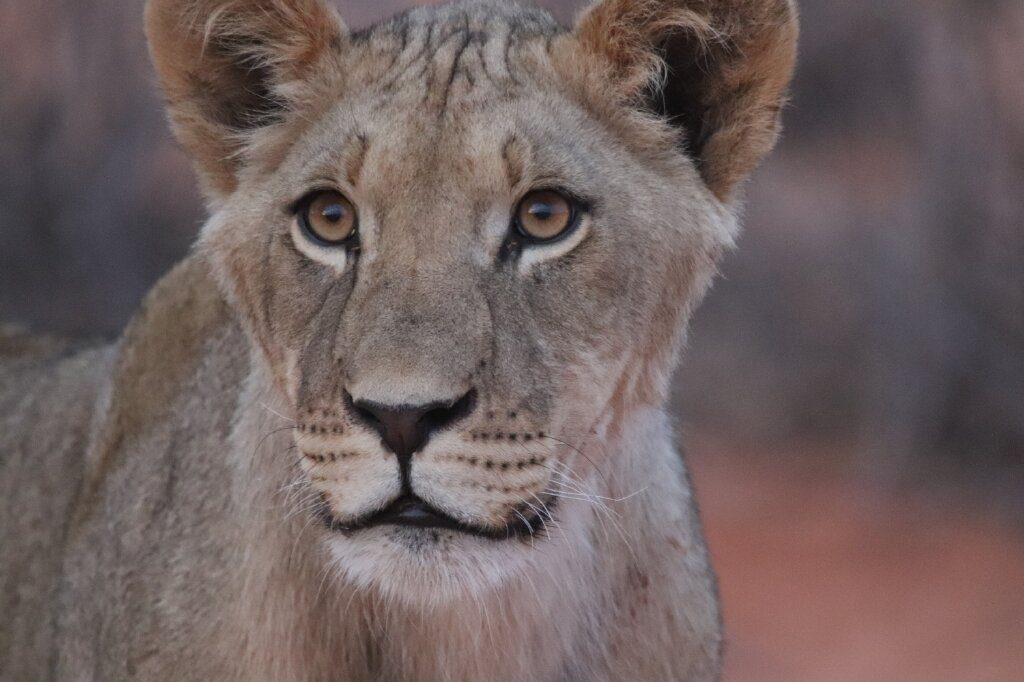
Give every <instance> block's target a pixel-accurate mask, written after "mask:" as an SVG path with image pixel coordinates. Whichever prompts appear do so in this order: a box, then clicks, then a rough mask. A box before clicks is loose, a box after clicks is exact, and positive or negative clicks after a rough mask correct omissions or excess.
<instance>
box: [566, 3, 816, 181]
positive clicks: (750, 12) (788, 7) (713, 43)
mask: <svg viewBox="0 0 1024 682" xmlns="http://www.w3.org/2000/svg"><path fill="white" fill-rule="evenodd" d="M575 34H576V37H577V39H578V40H579V41H580V43H581V44H582V45H583V47H584V48H585V49H587V50H588V51H590V52H593V53H597V54H598V55H600V56H601V57H603V58H604V59H605V63H606V64H608V65H609V69H610V71H609V73H610V78H611V80H612V82H613V83H614V86H615V87H617V88H618V89H619V91H620V93H621V94H622V95H623V96H624V98H625V99H626V100H627V101H630V102H632V103H641V104H642V105H643V106H644V107H646V108H648V109H649V110H651V111H653V112H654V113H657V114H660V115H663V116H665V117H667V118H668V119H669V120H671V121H672V122H673V123H675V124H676V125H678V126H679V127H680V128H681V130H682V133H683V140H684V144H685V146H686V150H687V152H688V153H689V154H690V155H691V156H692V157H693V158H694V160H695V161H696V163H697V165H698V167H699V169H700V172H701V175H702V176H703V178H704V180H705V182H706V183H707V185H708V187H709V188H710V189H711V191H712V192H714V194H715V195H716V196H718V197H719V198H720V199H722V200H723V201H728V200H729V199H730V198H731V197H732V195H733V192H734V190H735V188H736V186H737V185H738V184H739V183H740V182H741V181H742V180H743V179H744V178H746V176H747V175H749V174H750V172H751V171H752V170H753V169H754V167H755V166H756V165H757V164H758V163H759V162H760V161H761V159H762V158H763V157H764V155H765V154H767V153H768V152H769V151H770V150H771V148H772V147H773V146H774V144H775V141H776V139H777V137H778V133H779V129H780V123H779V111H780V109H781V107H782V105H783V103H784V101H785V96H786V90H787V88H788V86H789V82H790V79H791V77H792V72H793V62H794V59H795V55H796V40H797V14H796V7H795V5H794V2H793V0H598V1H597V2H595V3H594V4H593V5H592V6H590V7H589V8H588V9H587V10H586V11H585V12H584V13H583V14H582V15H581V16H580V18H579V20H578V22H577V25H576V29H575Z"/></svg>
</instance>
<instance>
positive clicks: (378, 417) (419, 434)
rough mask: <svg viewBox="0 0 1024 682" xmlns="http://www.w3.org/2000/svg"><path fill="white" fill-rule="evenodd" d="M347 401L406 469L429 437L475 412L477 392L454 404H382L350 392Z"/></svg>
mask: <svg viewBox="0 0 1024 682" xmlns="http://www.w3.org/2000/svg"><path fill="white" fill-rule="evenodd" d="M345 402H347V403H348V405H349V408H350V409H351V410H352V413H353V414H355V415H356V417H358V418H359V419H360V420H361V421H362V422H363V423H364V424H365V425H366V426H368V427H370V428H371V429H373V430H375V431H376V432H377V433H379V434H380V439H381V441H383V443H384V445H385V446H386V447H387V448H388V449H389V450H391V452H393V453H394V454H395V456H396V457H398V461H399V463H400V464H401V465H402V467H403V469H404V468H406V467H407V466H408V463H409V461H410V460H411V459H412V456H413V455H414V454H415V453H417V452H419V451H420V450H422V449H423V446H425V445H426V444H427V441H428V440H430V436H431V435H433V434H434V433H436V432H437V431H440V430H442V429H445V428H447V427H449V426H451V425H452V424H454V423H455V422H457V421H459V420H460V419H462V418H463V417H465V416H466V415H468V414H469V413H470V412H472V411H473V405H474V403H475V402H476V398H475V392H474V391H470V392H469V393H467V394H466V395H464V396H462V397H461V398H459V399H458V400H456V401H454V402H447V403H427V404H423V405H381V404H379V403H374V402H369V401H362V400H358V399H353V398H352V396H350V395H349V394H348V393H347V392H346V393H345Z"/></svg>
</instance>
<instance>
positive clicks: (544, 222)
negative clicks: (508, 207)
mask: <svg viewBox="0 0 1024 682" xmlns="http://www.w3.org/2000/svg"><path fill="white" fill-rule="evenodd" d="M577 213H578V211H577V208H576V205H575V203H574V202H573V201H571V200H569V199H567V198H566V197H564V196H562V195H561V194H559V193H558V192H556V191H554V190H548V189H544V190H538V191H536V192H530V193H529V194H527V195H526V196H525V197H523V200H522V201H520V202H519V207H518V208H517V209H516V219H515V222H516V229H517V230H518V231H519V233H520V234H521V235H522V236H524V237H526V238H527V239H530V240H532V241H534V242H549V241H552V240H554V239H557V238H558V237H561V236H562V235H564V234H566V233H567V232H569V231H570V229H571V228H572V227H574V226H575V224H576V216H577Z"/></svg>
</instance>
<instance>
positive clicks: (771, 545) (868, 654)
mask: <svg viewBox="0 0 1024 682" xmlns="http://www.w3.org/2000/svg"><path fill="white" fill-rule="evenodd" d="M690 452H691V455H690V464H691V468H692V469H693V473H694V479H695V482H696V486H697V493H698V497H699V499H700V503H701V510H702V514H703V519H704V523H705V528H706V532H707V539H708V544H709V545H710V548H711V553H712V555H713V558H714V561H715V567H716V569H717V571H718V575H719V588H720V591H721V595H722V600H723V605H724V614H725V624H726V632H727V644H726V675H725V682H741V681H746V680H752V681H753V680H756V681H757V682H771V681H774V680H779V681H785V682H800V681H803V680H806V681H809V682H811V681H813V682H847V681H848V682H874V681H876V680H877V681H888V680H892V681H899V682H917V681H921V682H925V681H927V682H946V681H949V682H953V681H956V682H976V681H977V682H990V681H991V682H1000V681H1003V680H1006V681H1007V682H1010V681H1013V682H1020V681H1022V680H1024V533H1022V532H1021V531H1020V530H1019V529H1017V530H1015V529H1013V528H1012V527H1010V526H1008V525H1005V524H1001V523H1000V522H998V521H996V520H995V519H993V518H990V517H987V516H986V515H985V514H984V512H983V511H981V510H978V509H964V508H962V507H961V508H950V507H949V506H943V505H942V503H941V501H939V500H934V499H928V498H926V497H921V496H914V495H907V494H896V493H892V492H891V491H890V492H886V491H883V490H878V489H875V488H872V487H870V486H868V485H866V484H865V483H863V482H857V481H856V480H852V479H851V477H849V476H846V477H841V476H839V475H837V474H835V473H828V472H822V471H820V470H819V471H814V469H815V467H813V466H806V465H798V464H793V463H792V462H793V459H794V458H792V457H784V456H782V454H781V453H780V456H779V457H778V458H773V457H771V456H768V457H756V458H755V457H744V456H743V454H742V453H737V452H736V448H730V447H726V446H723V445H722V444H721V443H717V442H714V441H712V440H709V439H706V438H705V439H696V442H691V448H690ZM798 459H800V458H798ZM803 461H808V460H807V458H806V457H804V458H803Z"/></svg>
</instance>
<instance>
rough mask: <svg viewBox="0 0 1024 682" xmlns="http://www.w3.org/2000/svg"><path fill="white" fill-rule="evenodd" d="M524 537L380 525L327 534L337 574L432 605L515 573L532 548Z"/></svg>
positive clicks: (385, 593) (487, 586)
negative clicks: (499, 537)
mask: <svg viewBox="0 0 1024 682" xmlns="http://www.w3.org/2000/svg"><path fill="white" fill-rule="evenodd" d="M435 537H436V539H435ZM543 541H544V540H541V539H537V540H536V542H543ZM530 542H531V541H530V540H529V539H525V540H520V539H511V540H490V539H487V538H477V537H473V536H470V535H466V534H464V533H459V532H456V531H450V530H437V531H433V530H431V529H412V528H401V527H395V526H385V527H379V528H370V529H366V530H362V531H359V532H357V533H356V534H355V535H352V536H342V535H339V536H335V537H332V538H330V540H328V547H329V549H330V552H331V556H332V557H333V559H334V561H335V567H336V569H337V570H338V572H339V573H340V574H341V576H342V577H343V579H346V580H348V581H349V582H351V583H352V584H354V585H356V586H357V587H359V588H362V589H368V590H373V591H375V592H377V593H379V594H380V595H381V596H383V597H384V598H386V599H393V600H397V601H399V602H401V603H405V604H408V605H410V606H422V607H432V606H438V605H441V604H445V603H451V602H454V601H459V600H462V599H467V598H473V597H475V596H480V595H481V594H483V593H485V592H488V591H491V590H494V589H497V588H499V587H501V586H502V585H503V584H504V583H506V582H507V581H508V580H510V579H512V578H513V577H514V576H516V575H518V574H521V573H522V572H523V568H524V565H525V564H526V563H527V562H528V561H529V555H530V553H531V552H532V551H535V550H534V549H533V548H532V547H531V546H530V544H529V543H530ZM523 543H526V544H523Z"/></svg>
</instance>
